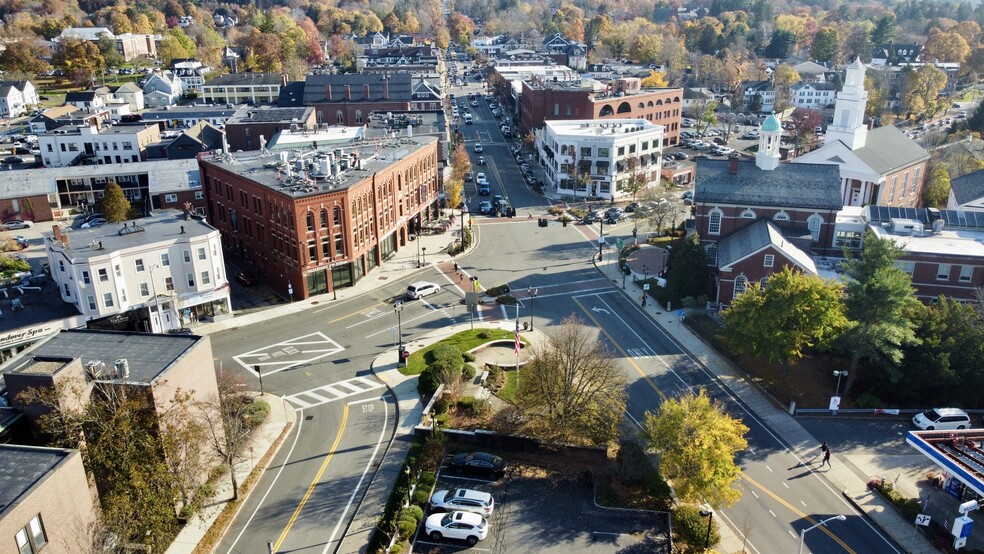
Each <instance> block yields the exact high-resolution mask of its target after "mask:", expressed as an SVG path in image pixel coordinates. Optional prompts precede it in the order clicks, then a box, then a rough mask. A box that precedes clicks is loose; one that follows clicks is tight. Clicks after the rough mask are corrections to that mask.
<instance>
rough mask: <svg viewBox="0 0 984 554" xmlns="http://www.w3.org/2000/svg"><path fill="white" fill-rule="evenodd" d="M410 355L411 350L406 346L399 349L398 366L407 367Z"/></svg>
mask: <svg viewBox="0 0 984 554" xmlns="http://www.w3.org/2000/svg"><path fill="white" fill-rule="evenodd" d="M409 357H410V352H409V351H408V350H407V349H406V348H401V349H400V351H399V358H398V359H397V362H396V364H397V366H398V367H406V365H407V358H409Z"/></svg>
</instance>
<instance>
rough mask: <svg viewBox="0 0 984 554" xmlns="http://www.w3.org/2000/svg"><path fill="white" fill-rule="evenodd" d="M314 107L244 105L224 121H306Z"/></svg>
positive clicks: (242, 122) (231, 123) (236, 122)
mask: <svg viewBox="0 0 984 554" xmlns="http://www.w3.org/2000/svg"><path fill="white" fill-rule="evenodd" d="M313 112H314V108H312V107H306V108H275V107H270V106H262V107H252V106H245V107H242V108H239V109H238V110H236V113H235V114H233V116H232V117H230V118H229V119H228V120H227V121H226V125H245V124H249V123H298V124H304V123H307V120H308V119H309V118H310V117H311V114H312V113H313Z"/></svg>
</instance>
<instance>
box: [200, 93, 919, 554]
mask: <svg viewBox="0 0 984 554" xmlns="http://www.w3.org/2000/svg"><path fill="white" fill-rule="evenodd" d="M470 88H472V89H474V88H475V87H474V85H472V87H470ZM460 90H461V89H458V90H456V91H455V92H456V94H459V96H460V95H461V93H459V91H460ZM465 92H467V89H466V91H465ZM479 104H480V105H479V107H478V108H471V113H472V114H473V117H474V118H475V124H473V125H470V126H462V131H463V132H464V134H465V140H466V144H468V145H469V150H471V145H472V144H473V143H474V142H475V141H478V140H481V141H482V144H483V147H484V152H483V153H482V154H483V155H484V156H485V157H486V158H487V159H488V164H487V165H486V166H484V170H485V172H486V174H488V175H489V178H490V181H491V182H492V188H493V190H492V194H493V195H494V194H502V195H503V196H505V197H507V198H509V200H510V203H511V204H512V205H513V206H514V207H516V208H517V209H522V208H527V207H533V206H543V205H544V204H545V202H544V201H543V199H541V198H539V197H536V196H534V195H532V194H530V193H529V191H528V190H527V187H526V184H525V181H524V180H523V179H522V176H521V174H520V172H519V169H518V166H517V164H516V162H515V160H514V159H513V157H512V155H511V152H510V150H509V148H510V147H511V145H512V142H511V141H506V140H504V139H503V137H502V136H501V133H499V131H498V126H497V125H498V123H497V122H496V121H495V120H494V118H492V117H491V113H490V112H489V110H488V106H487V103H486V102H485V100H484V99H481V100H480V101H479ZM473 159H474V154H473ZM481 169H482V167H481V166H476V170H481ZM473 187H474V185H471V188H467V189H466V194H467V195H468V196H469V197H470V198H469V200H470V201H475V200H476V199H475V198H473V197H472V196H473V195H474V194H475V193H476V192H477V191H476V190H475V189H474V188H473ZM475 225H476V237H477V239H478V240H477V245H476V247H475V249H474V250H473V251H471V252H469V253H468V254H467V255H465V256H462V257H460V258H458V259H457V262H458V264H459V265H460V266H461V267H462V268H463V269H464V270H465V271H466V272H467V273H468V274H469V275H474V276H476V277H478V278H479V280H480V282H481V283H482V284H483V285H484V286H485V287H486V288H488V287H492V286H496V285H501V284H509V285H510V286H511V287H512V288H513V289H525V288H527V287H535V288H537V290H538V295H537V297H536V299H535V300H533V302H532V303H530V302H524V303H522V305H521V307H520V317H522V318H523V320H524V321H525V320H526V318H527V317H533V318H534V320H535V324H534V325H535V326H536V327H537V328H540V329H543V330H546V331H547V332H549V328H550V327H552V326H556V325H558V324H560V323H561V322H562V321H563V320H564V318H566V317H568V316H570V315H576V316H578V317H580V318H581V319H582V320H584V321H585V322H586V323H587V324H588V325H590V326H592V327H594V328H595V329H597V332H598V334H599V337H601V339H600V340H603V341H605V342H606V343H607V344H608V345H609V346H610V348H611V349H612V351H613V352H615V354H616V355H617V356H619V357H620V358H621V359H622V363H623V365H624V368H625V371H626V375H627V376H628V379H629V387H628V394H629V403H628V409H627V413H628V415H629V416H631V419H633V420H636V421H641V420H642V419H643V418H644V413H645V412H646V411H647V410H656V409H658V406H659V404H660V402H661V401H662V399H663V398H665V397H668V396H673V395H679V394H686V393H689V391H690V390H692V389H694V388H696V387H705V388H707V389H708V391H709V392H710V393H711V394H712V396H713V397H714V398H716V399H718V400H720V401H721V402H722V403H724V405H725V406H726V408H727V409H728V410H729V412H731V413H732V414H733V415H735V416H737V417H741V418H742V420H743V421H744V422H745V424H746V425H747V426H748V427H749V429H750V431H749V433H748V440H749V448H748V450H747V451H745V452H743V453H742V454H741V455H740V456H739V458H738V461H739V463H740V465H741V468H742V470H743V471H744V472H745V477H744V478H743V479H742V481H741V483H740V486H741V487H742V488H743V492H744V495H743V497H742V499H741V501H739V502H738V503H737V504H736V505H735V506H733V507H731V508H726V509H723V510H721V511H719V512H717V513H716V518H720V520H724V521H725V522H726V523H727V524H728V525H729V526H730V527H731V528H732V529H733V531H735V532H736V533H737V534H738V535H739V536H742V535H744V536H746V538H747V542H746V549H747V550H748V551H750V552H754V553H757V554H765V553H769V552H777V551H793V550H794V549H796V548H797V547H798V532H799V530H800V529H802V528H804V527H808V526H810V525H813V523H815V522H817V521H819V520H820V519H823V518H826V517H830V516H832V515H836V514H844V515H845V516H846V517H847V520H846V521H843V522H840V521H835V522H831V524H829V526H828V527H827V528H819V529H817V530H814V531H813V532H811V533H810V534H809V535H807V549H808V550H809V551H813V552H831V553H833V552H845V551H846V552H850V553H879V552H899V551H901V550H900V549H898V548H897V547H895V546H894V545H892V544H891V543H890V542H889V541H888V540H887V539H885V538H883V537H882V535H881V533H880V532H878V531H877V530H875V529H873V528H872V527H871V526H870V525H869V524H868V523H867V520H866V519H865V518H864V517H862V516H861V515H859V514H857V513H856V512H855V511H854V510H853V509H852V508H851V507H850V506H849V505H848V504H847V503H846V502H845V501H844V500H843V499H842V497H841V495H840V492H839V491H836V490H833V489H832V487H831V486H830V485H829V483H827V481H826V480H825V479H824V477H823V474H822V471H817V467H816V465H807V464H806V463H805V461H803V460H799V459H797V458H796V456H795V455H794V454H793V453H792V452H791V451H790V450H789V449H788V448H787V447H786V445H784V444H783V443H782V441H781V440H779V439H778V438H777V437H776V436H775V435H774V434H772V432H771V431H770V430H769V429H768V428H767V427H766V426H765V425H763V423H762V422H760V421H758V420H757V419H756V418H755V417H754V416H753V415H751V414H749V413H748V412H747V411H746V410H745V407H744V405H743V404H742V403H741V401H740V400H739V399H737V398H734V397H733V396H732V395H731V394H730V393H729V391H728V390H727V389H725V388H724V387H723V386H722V385H721V384H720V383H718V382H717V381H716V380H715V379H713V378H712V377H711V376H710V375H709V374H708V373H707V372H706V371H705V370H704V369H703V368H702V367H701V366H699V364H697V363H696V362H694V361H693V360H691V359H690V358H689V357H688V356H687V355H686V354H685V353H683V352H681V351H680V349H679V348H678V347H677V346H676V345H675V344H674V343H673V342H672V341H671V340H669V339H668V338H667V337H666V336H665V335H664V334H663V333H662V332H661V331H660V329H659V328H658V327H657V326H656V324H655V322H654V321H652V320H651V319H650V318H649V317H647V316H646V315H645V314H643V313H642V312H641V311H640V310H639V309H638V308H637V306H636V304H635V300H634V299H629V298H628V297H627V296H625V295H623V294H622V293H621V292H619V291H618V290H617V289H615V288H613V287H612V280H613V279H619V280H620V279H621V276H620V275H618V276H616V275H602V274H600V273H599V272H598V271H597V270H596V269H595V267H594V265H593V263H592V258H593V257H594V256H595V255H596V253H597V248H598V247H597V238H598V231H599V227H598V226H597V225H592V226H588V225H570V226H568V227H563V226H560V225H552V226H549V227H539V226H537V224H536V222H534V221H529V220H527V218H525V217H517V218H512V219H509V218H488V217H481V216H475ZM632 226H633V223H632V222H631V221H623V222H620V223H619V224H617V225H615V226H610V225H606V226H605V234H606V236H607V237H608V238H609V239H610V240H609V243H611V242H614V240H611V239H614V238H617V237H621V238H623V239H626V240H631V230H632ZM607 255H614V252H613V251H612V250H611V249H610V248H609V249H607V250H606V256H607ZM411 279H413V280H421V279H424V280H431V281H434V282H437V283H438V284H440V285H442V291H441V292H440V293H438V294H436V295H433V296H429V297H427V298H426V299H425V300H423V301H414V302H410V303H407V304H406V305H405V307H404V309H403V311H402V314H401V321H402V325H401V326H402V332H403V335H404V340H405V341H407V342H408V343H411V344H412V337H414V336H419V335H421V334H424V333H426V332H427V331H429V330H432V329H435V328H440V327H444V326H447V325H450V324H451V322H452V316H453V315H454V314H453V309H454V307H457V306H458V303H459V302H460V300H461V298H462V297H463V296H464V295H463V290H462V289H461V288H460V285H459V284H456V283H454V282H453V278H451V276H449V275H447V274H444V273H441V272H440V271H439V270H438V269H437V268H435V267H429V268H427V269H425V270H422V271H420V272H418V273H417V274H416V275H414V276H412V277H407V278H405V279H401V280H398V281H395V282H390V283H387V284H386V285H385V286H384V287H383V288H381V289H378V290H376V291H374V292H373V293H370V294H367V295H364V296H363V297H359V298H353V299H351V300H347V301H342V302H338V303H332V304H330V305H327V306H326V307H324V308H318V309H313V310H309V311H307V312H303V313H300V314H296V315H292V316H290V318H291V319H290V321H289V322H288V321H277V320H274V321H268V322H264V323H261V324H256V325H253V326H250V327H247V328H243V329H238V330H237V329H233V330H230V331H228V332H225V333H221V334H218V335H213V336H212V344H213V350H214V352H215V356H216V359H217V363H221V364H223V365H224V366H226V367H233V368H235V369H236V371H239V372H242V373H244V374H246V375H248V376H250V378H251V379H253V381H252V383H253V385H254V386H256V388H259V382H258V379H256V374H255V372H253V371H252V370H251V369H250V368H251V367H252V366H253V365H254V364H261V368H262V370H263V374H264V376H263V384H264V387H265V389H266V390H268V391H271V392H275V393H277V394H283V395H286V396H287V397H288V399H287V401H288V402H290V403H291V405H293V406H295V407H297V408H298V409H299V410H300V411H301V412H300V414H299V415H300V416H301V417H299V418H298V420H299V424H298V425H297V426H296V427H295V429H294V430H293V432H292V434H291V435H290V436H289V437H288V438H287V442H286V443H285V445H284V448H282V449H281V451H280V453H279V454H278V456H277V458H276V459H275V460H274V462H273V464H272V465H271V466H270V468H269V469H268V471H267V472H266V473H265V474H264V475H263V477H262V479H261V482H260V483H259V485H258V487H257V488H256V489H255V492H254V494H253V495H252V496H251V498H250V499H249V501H248V502H247V504H246V506H244V509H243V510H242V511H241V512H240V516H239V517H238V518H237V519H236V521H235V523H234V526H233V528H232V529H231V531H230V532H229V533H228V535H227V537H226V539H225V541H224V542H223V543H222V544H221V545H220V548H219V549H218V551H219V552H249V553H255V552H265V551H266V550H265V549H266V545H267V541H272V542H273V545H274V550H275V551H277V552H288V551H290V552H311V553H314V552H322V553H325V552H332V551H333V548H334V546H336V545H337V544H338V541H339V539H340V537H341V536H342V535H343V534H344V532H345V527H346V525H347V523H348V521H349V520H350V519H351V517H352V514H353V513H354V511H355V510H356V509H357V507H358V502H359V500H360V498H361V496H362V494H363V493H364V489H365V486H366V484H367V482H368V479H369V477H371V474H372V471H373V468H374V467H375V466H376V465H377V464H378V463H379V458H378V456H379V455H380V452H381V451H382V448H380V447H379V445H380V444H384V443H385V442H386V441H388V440H389V439H390V437H391V436H392V433H393V430H394V424H395V418H394V415H393V409H392V404H391V402H392V399H391V398H389V397H388V396H386V395H385V394H384V391H385V388H383V387H381V385H380V384H379V383H378V381H375V380H374V379H373V377H372V376H371V374H370V371H369V365H370V362H371V360H372V359H373V357H374V356H376V355H377V354H378V353H379V352H381V351H383V350H385V349H387V348H390V347H392V346H393V345H394V344H395V343H396V342H397V340H398V337H397V336H396V335H397V332H396V317H395V314H394V313H393V308H392V302H393V300H394V299H395V298H397V297H398V296H401V294H402V292H403V290H404V289H405V288H406V286H407V283H408V282H409V281H410V280H411ZM514 317H516V312H515V310H514V309H513V308H509V309H505V308H503V307H500V306H496V305H494V304H486V305H484V306H483V307H482V310H481V311H480V313H479V314H478V321H476V323H478V322H479V321H483V320H484V321H489V320H495V319H502V318H506V319H512V318H514ZM456 322H457V324H458V325H463V323H462V313H461V311H459V312H458V313H457V319H456Z"/></svg>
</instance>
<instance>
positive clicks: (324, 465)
mask: <svg viewBox="0 0 984 554" xmlns="http://www.w3.org/2000/svg"><path fill="white" fill-rule="evenodd" d="M348 411H349V408H348V404H346V405H345V406H344V407H343V408H342V423H341V425H339V426H338V435H336V436H335V442H334V443H332V445H331V449H329V450H328V456H326V457H325V461H324V462H322V463H321V468H320V469H318V473H316V474H315V475H314V479H313V480H312V481H311V484H310V485H308V489H307V492H305V493H304V497H303V498H301V502H300V503H299V504H298V505H297V508H296V509H295V510H294V513H293V514H292V515H291V516H290V520H289V521H288V522H287V526H286V527H284V530H283V532H281V533H280V536H279V537H278V538H277V542H276V543H275V544H274V545H273V550H274V552H276V551H277V550H280V545H281V543H283V542H284V539H286V538H287V533H289V532H290V528H291V527H293V526H294V522H295V521H297V516H299V515H301V510H302V509H304V505H305V504H307V501H308V498H311V493H313V492H314V487H316V486H317V485H318V482H320V481H321V476H322V475H324V473H325V470H326V469H328V463H329V462H331V458H332V456H334V455H335V449H336V448H338V443H339V442H341V440H342V433H343V432H344V431H345V424H346V422H348Z"/></svg>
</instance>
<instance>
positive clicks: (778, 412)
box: [595, 249, 938, 554]
mask: <svg viewBox="0 0 984 554" xmlns="http://www.w3.org/2000/svg"><path fill="white" fill-rule="evenodd" d="M644 250H655V249H644ZM616 260H617V256H605V261H603V262H602V263H597V261H596V262H595V265H596V266H597V268H598V270H599V271H601V272H602V273H603V274H605V275H615V274H617V272H613V270H615V269H617V268H613V267H608V266H609V265H614V264H615V263H616ZM633 269H635V268H633ZM650 275H652V273H650ZM639 277H642V276H641V275H639ZM613 282H614V283H615V285H616V286H618V287H620V288H621V283H620V282H618V281H613ZM625 293H626V294H627V295H628V297H629V298H631V299H633V300H635V301H636V302H638V299H639V298H640V295H641V294H642V289H641V288H640V286H639V285H637V284H635V283H633V282H632V280H631V279H629V280H628V281H627V282H626V283H625ZM642 309H643V310H644V311H645V312H646V313H647V315H649V317H650V318H652V320H653V321H654V322H655V323H656V324H657V325H658V326H659V328H660V329H661V330H662V331H663V332H664V333H665V334H666V335H667V336H669V337H670V338H671V339H673V341H674V342H676V343H677V344H679V345H680V346H681V347H682V348H683V350H684V351H685V352H688V353H689V354H690V355H691V357H692V358H693V359H695V360H697V361H698V362H699V363H700V364H701V365H703V366H704V367H706V368H707V369H708V370H709V371H710V372H711V373H713V374H714V375H715V376H716V377H717V378H718V379H720V380H721V382H722V383H724V384H725V385H727V387H728V388H729V389H730V390H731V391H732V392H733V393H734V394H735V396H736V397H738V398H740V399H741V401H742V402H743V403H744V404H745V405H746V406H747V407H748V409H749V410H751V411H752V412H753V413H755V415H756V416H757V417H758V418H759V419H761V420H762V421H763V423H764V424H765V425H767V426H768V427H769V428H770V429H771V430H772V431H773V432H774V433H775V434H776V435H778V436H779V437H780V438H782V440H783V441H784V442H785V443H786V444H787V445H788V446H789V448H790V449H791V450H792V451H793V452H794V453H795V454H796V456H797V457H799V458H800V459H802V460H809V459H810V458H812V457H813V456H814V455H815V454H816V453H817V449H818V446H819V444H820V441H819V440H817V439H816V438H815V437H813V436H812V435H811V434H810V433H808V432H807V431H806V430H805V429H803V427H802V426H801V425H800V424H799V422H797V421H796V419H795V418H793V417H792V416H791V415H789V413H788V412H786V411H785V410H782V409H780V408H779V407H778V406H776V405H775V404H774V403H773V402H772V401H771V400H769V399H768V398H766V397H765V396H764V395H763V394H762V392H761V391H760V390H759V389H758V388H756V387H755V386H753V385H751V384H749V383H748V382H747V381H745V380H744V379H743V378H741V377H740V376H739V374H738V372H737V370H736V369H735V367H734V366H733V365H731V362H729V361H728V360H727V359H726V358H724V357H723V356H721V355H720V354H718V353H717V351H716V350H714V349H713V348H711V347H710V346H708V345H707V344H706V343H705V342H704V341H703V340H701V339H700V337H698V336H697V335H695V334H694V333H692V332H691V331H690V329H689V328H687V326H686V325H683V324H681V323H680V321H679V317H678V316H677V314H676V313H675V312H670V313H667V312H666V311H665V310H664V309H663V308H662V307H660V306H657V305H656V302H648V303H647V306H646V307H645V308H642ZM832 458H833V461H834V463H833V465H832V467H831V468H830V469H829V470H827V471H824V472H823V476H824V478H825V479H826V480H827V481H828V482H830V483H831V484H832V485H833V486H834V488H835V489H837V490H839V491H843V494H844V497H845V498H846V499H847V500H848V501H849V502H850V503H851V504H853V505H854V506H855V507H856V508H857V509H858V510H859V511H861V512H862V513H865V514H867V516H868V517H869V518H871V520H872V521H873V522H874V524H875V525H877V526H878V527H879V528H880V529H881V530H882V531H884V532H885V533H886V534H887V535H888V536H890V537H892V539H894V540H895V541H896V542H897V543H898V544H899V545H901V546H902V547H904V548H905V549H906V550H907V551H908V552H912V553H916V554H934V553H936V552H938V550H936V549H935V548H933V546H932V545H931V544H930V543H929V541H928V540H926V539H925V538H924V537H923V536H922V535H920V534H918V533H917V534H915V535H913V533H912V529H913V523H912V522H909V521H907V520H906V519H905V518H903V517H902V515H901V513H900V512H899V511H898V510H896V509H895V507H894V506H892V505H891V504H890V503H889V502H888V501H887V500H885V499H884V498H882V496H881V495H880V494H878V493H875V492H873V491H871V490H870V489H868V483H867V480H865V479H862V478H861V477H860V476H858V475H857V474H855V473H854V472H853V471H851V469H850V467H849V464H845V463H841V461H840V460H838V459H837V458H838V456H836V455H835V456H832ZM854 465H858V464H857V462H856V461H855V464H854ZM860 469H861V470H862V471H863V470H864V467H861V468H860ZM720 528H721V543H720V544H719V545H718V548H717V551H718V552H722V553H727V554H732V553H734V552H741V550H742V540H741V537H739V536H738V535H737V534H736V533H735V532H734V530H732V529H730V528H728V526H727V525H722V526H720Z"/></svg>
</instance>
